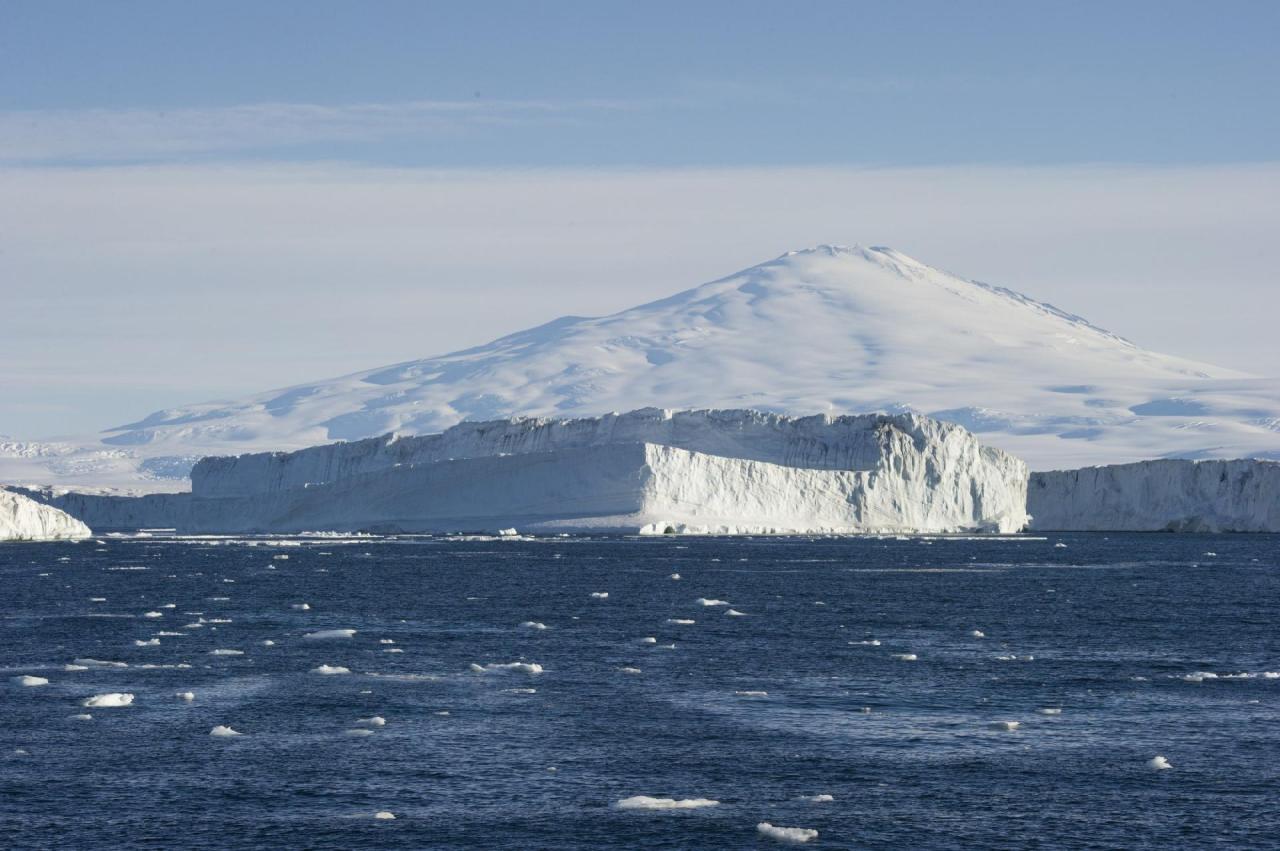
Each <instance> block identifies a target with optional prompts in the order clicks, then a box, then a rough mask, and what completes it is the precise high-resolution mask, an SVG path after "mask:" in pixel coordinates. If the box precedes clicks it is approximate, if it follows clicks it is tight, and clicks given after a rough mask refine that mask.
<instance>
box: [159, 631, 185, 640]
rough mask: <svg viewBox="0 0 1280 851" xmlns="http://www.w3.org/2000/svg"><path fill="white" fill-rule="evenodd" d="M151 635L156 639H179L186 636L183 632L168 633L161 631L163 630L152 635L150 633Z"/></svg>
mask: <svg viewBox="0 0 1280 851" xmlns="http://www.w3.org/2000/svg"><path fill="white" fill-rule="evenodd" d="M152 635H154V636H156V637H157V638H160V637H164V638H181V637H182V636H184V635H186V633H185V632H168V631H166V630H163V629H162V630H160V631H159V632H154V633H152Z"/></svg>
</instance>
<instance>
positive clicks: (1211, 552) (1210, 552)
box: [1205, 551, 1218, 558]
mask: <svg viewBox="0 0 1280 851" xmlns="http://www.w3.org/2000/svg"><path fill="white" fill-rule="evenodd" d="M1205 555H1206V556H1208V557H1209V558H1214V557H1216V556H1217V555H1218V554H1217V553H1215V552H1213V551H1209V552H1207V553H1205Z"/></svg>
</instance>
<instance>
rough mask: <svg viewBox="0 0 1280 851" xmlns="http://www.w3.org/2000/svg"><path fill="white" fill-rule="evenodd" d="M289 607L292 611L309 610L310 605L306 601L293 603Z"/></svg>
mask: <svg viewBox="0 0 1280 851" xmlns="http://www.w3.org/2000/svg"><path fill="white" fill-rule="evenodd" d="M289 608H291V609H293V610H294V611H298V612H309V611H311V606H310V605H309V604H307V603H294V604H293V605H291V606H289Z"/></svg>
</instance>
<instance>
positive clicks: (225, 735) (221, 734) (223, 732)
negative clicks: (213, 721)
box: [209, 724, 244, 739]
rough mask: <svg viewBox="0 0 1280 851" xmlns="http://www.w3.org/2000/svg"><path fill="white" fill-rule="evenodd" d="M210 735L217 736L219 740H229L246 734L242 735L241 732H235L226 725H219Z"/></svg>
mask: <svg viewBox="0 0 1280 851" xmlns="http://www.w3.org/2000/svg"><path fill="white" fill-rule="evenodd" d="M209 735H210V736H215V737H217V738H219V739H229V738H231V737H232V736H243V735H244V733H241V732H240V731H239V730H233V729H231V727H229V726H228V725H226V724H219V725H218V726H216V727H214V728H213V729H212V730H210V731H209Z"/></svg>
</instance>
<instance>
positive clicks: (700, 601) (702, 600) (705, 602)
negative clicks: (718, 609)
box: [693, 597, 729, 606]
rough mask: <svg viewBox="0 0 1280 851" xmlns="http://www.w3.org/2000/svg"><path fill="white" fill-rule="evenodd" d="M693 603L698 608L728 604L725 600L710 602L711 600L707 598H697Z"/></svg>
mask: <svg viewBox="0 0 1280 851" xmlns="http://www.w3.org/2000/svg"><path fill="white" fill-rule="evenodd" d="M693 602H695V603H697V604H698V605H699V606H727V605H729V603H728V602H727V601H725V600H712V599H708V598H707V597H699V598H698V599H696V600H694V601H693Z"/></svg>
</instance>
